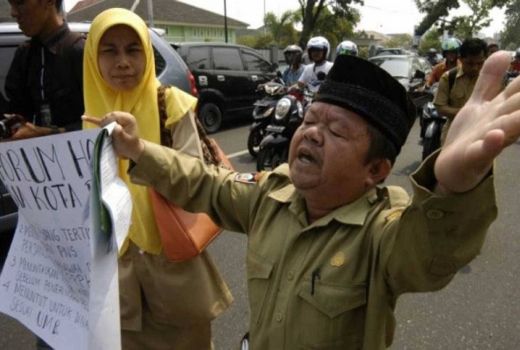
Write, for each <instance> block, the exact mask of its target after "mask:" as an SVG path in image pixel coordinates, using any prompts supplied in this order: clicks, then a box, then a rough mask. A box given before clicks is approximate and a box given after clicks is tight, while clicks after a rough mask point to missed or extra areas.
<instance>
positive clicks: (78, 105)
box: [5, 0, 85, 139]
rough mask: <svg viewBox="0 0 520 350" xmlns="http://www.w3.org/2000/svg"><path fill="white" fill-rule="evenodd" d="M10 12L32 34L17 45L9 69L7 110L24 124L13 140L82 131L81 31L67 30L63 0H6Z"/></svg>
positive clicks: (6, 86) (82, 43)
mask: <svg viewBox="0 0 520 350" xmlns="http://www.w3.org/2000/svg"><path fill="white" fill-rule="evenodd" d="M9 4H10V5H11V16H12V17H13V18H15V19H16V22H17V23H18V26H19V27H20V29H21V30H22V32H23V33H24V34H25V35H27V36H28V37H30V38H31V39H30V40H28V41H27V42H25V43H24V44H22V45H20V47H18V49H17V50H16V53H15V55H14V58H13V61H12V63H11V67H10V68H9V72H8V73H7V77H6V82H5V91H6V95H7V97H8V99H9V105H8V109H7V110H8V112H9V113H12V114H19V115H21V116H23V117H24V119H25V120H26V123H25V124H24V125H23V126H22V127H20V128H19V129H18V131H17V132H16V133H15V134H14V135H13V139H24V138H30V137H37V136H44V135H49V134H55V133H60V132H66V131H72V130H80V129H81V115H82V114H83V111H84V106H83V78H82V74H83V46H84V43H85V38H84V36H83V35H81V34H78V33H73V32H71V31H70V29H69V27H68V25H67V23H66V22H65V21H64V18H63V14H62V11H61V7H62V0H21V1H18V0H17V1H14V0H9Z"/></svg>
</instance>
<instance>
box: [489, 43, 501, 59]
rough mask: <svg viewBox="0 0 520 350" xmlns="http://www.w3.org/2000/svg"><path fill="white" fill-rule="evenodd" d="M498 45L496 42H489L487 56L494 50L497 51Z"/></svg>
mask: <svg viewBox="0 0 520 350" xmlns="http://www.w3.org/2000/svg"><path fill="white" fill-rule="evenodd" d="M499 50H500V47H498V44H497V43H496V42H490V43H488V46H487V51H488V56H491V55H492V54H494V53H495V52H497V51H499Z"/></svg>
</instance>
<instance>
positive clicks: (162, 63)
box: [153, 46, 166, 76]
mask: <svg viewBox="0 0 520 350" xmlns="http://www.w3.org/2000/svg"><path fill="white" fill-rule="evenodd" d="M153 57H154V60H155V75H156V76H159V75H160V74H161V73H162V72H163V70H164V69H165V68H166V60H165V59H164V57H163V56H162V55H161V53H160V52H159V51H158V50H157V49H156V48H155V46H154V47H153Z"/></svg>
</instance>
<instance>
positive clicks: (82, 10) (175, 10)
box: [67, 0, 249, 28]
mask: <svg viewBox="0 0 520 350" xmlns="http://www.w3.org/2000/svg"><path fill="white" fill-rule="evenodd" d="M82 3H83V4H82ZM147 3H148V0H141V1H140V3H139V5H137V7H136V9H135V11H134V12H135V13H137V14H138V15H139V16H141V17H142V18H143V19H144V20H145V21H147V19H148V6H147ZM133 4H134V0H98V1H96V0H83V1H81V2H80V3H78V4H76V6H74V8H73V9H72V10H71V11H69V13H68V15H67V19H68V20H69V21H71V22H81V21H92V20H93V19H94V17H96V16H97V15H98V14H99V13H101V12H102V11H104V10H106V9H109V8H112V7H122V8H126V9H130V8H131V7H132V5H133ZM153 15H154V22H157V23H172V24H187V25H197V26H204V27H215V26H219V27H220V26H223V25H224V16H221V15H219V14H217V13H214V12H211V11H207V10H204V9H201V8H198V7H195V6H192V5H188V4H185V3H183V2H180V1H175V0H153ZM227 25H228V27H230V28H247V27H248V26H249V24H247V23H245V22H241V21H238V20H236V19H233V18H230V17H228V18H227Z"/></svg>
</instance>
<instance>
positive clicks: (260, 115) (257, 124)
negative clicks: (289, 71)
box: [247, 78, 287, 157]
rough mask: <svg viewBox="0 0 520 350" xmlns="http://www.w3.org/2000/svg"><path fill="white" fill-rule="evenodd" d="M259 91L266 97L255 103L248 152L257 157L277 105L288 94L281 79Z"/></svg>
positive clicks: (260, 87)
mask: <svg viewBox="0 0 520 350" xmlns="http://www.w3.org/2000/svg"><path fill="white" fill-rule="evenodd" d="M257 91H261V92H263V93H264V97H263V98H262V99H260V100H258V101H256V102H255V103H254V106H255V108H254V109H253V124H251V127H250V128H249V136H248V137H247V150H248V151H249V154H251V155H252V156H253V157H256V155H257V154H258V149H259V146H260V142H261V141H262V139H263V138H264V136H265V128H266V127H267V126H268V125H269V123H270V121H271V119H272V117H273V115H274V111H275V108H276V103H277V102H278V100H280V98H282V96H284V95H285V94H286V92H287V89H286V87H285V84H284V82H283V80H282V79H281V78H277V79H275V80H273V81H270V82H267V83H265V84H260V85H258V86H257Z"/></svg>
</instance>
